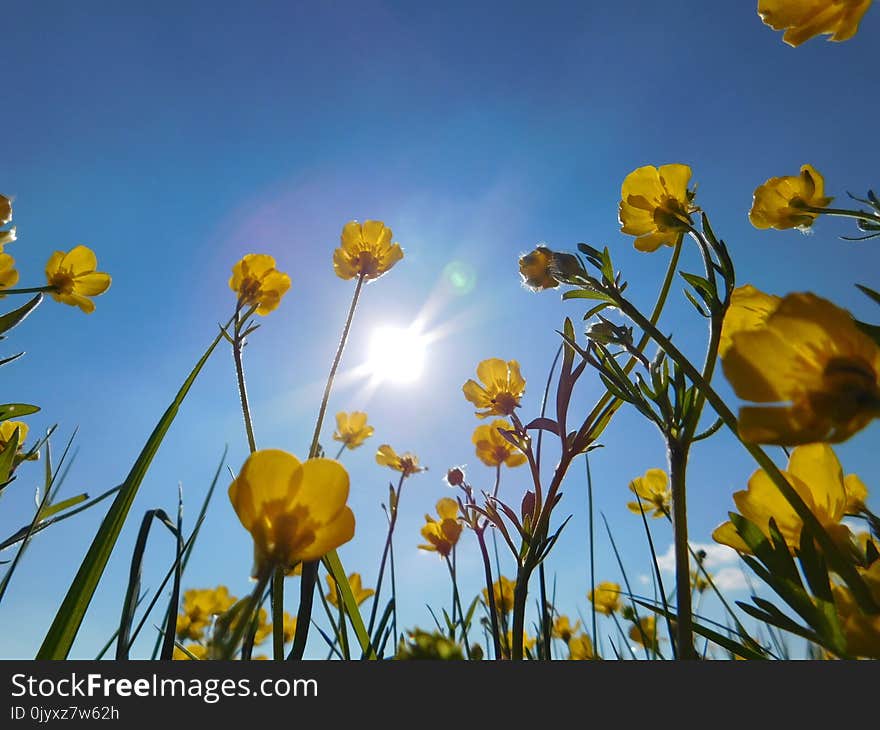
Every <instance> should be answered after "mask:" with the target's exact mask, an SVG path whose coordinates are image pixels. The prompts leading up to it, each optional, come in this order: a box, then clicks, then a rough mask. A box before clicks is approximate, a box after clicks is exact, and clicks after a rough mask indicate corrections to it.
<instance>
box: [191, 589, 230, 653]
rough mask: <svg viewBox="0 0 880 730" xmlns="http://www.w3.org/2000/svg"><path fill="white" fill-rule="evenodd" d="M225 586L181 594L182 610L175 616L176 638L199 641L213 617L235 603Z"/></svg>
mask: <svg viewBox="0 0 880 730" xmlns="http://www.w3.org/2000/svg"><path fill="white" fill-rule="evenodd" d="M235 600H236V599H235V596H231V595H230V594H229V589H228V588H227V587H226V586H217V588H214V589H211V588H191V589H189V590H187V591H184V593H183V610H182V613H180V614H179V615H178V616H177V636H178V637H179V638H181V639H193V640H196V641H197V640H199V639H201V638H202V635H203V633H204V630H205V628H206V627H207V626H208V625H209V624H210V623H211V620H212V618H213V617H214V616H219V615H220V614H223V613H226V611H228V610H229V609H230V608H231V607H232V605H233V604H234V603H235Z"/></svg>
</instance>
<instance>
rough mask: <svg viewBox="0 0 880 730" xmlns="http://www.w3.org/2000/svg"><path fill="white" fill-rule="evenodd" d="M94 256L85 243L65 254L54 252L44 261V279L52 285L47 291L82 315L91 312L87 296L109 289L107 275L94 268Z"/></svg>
mask: <svg viewBox="0 0 880 730" xmlns="http://www.w3.org/2000/svg"><path fill="white" fill-rule="evenodd" d="M97 266H98V259H97V258H96V257H95V253H94V251H92V250H91V249H90V248H87V247H86V246H76V247H74V248H72V249H71V250H70V251H68V252H67V253H64V251H56V252H55V253H53V254H52V256H51V257H50V258H49V261H48V262H47V263H46V280H47V281H48V282H49V286H51V287H54V289H53V290H52V291H51V292H50V294H51V295H52V298H53V299H54V300H55V301H56V302H62V303H63V304H69V305H71V306H73V307H79V308H80V309H81V310H82V311H83V312H85V313H86V314H91V313H92V312H94V311H95V303H94V302H93V301H92V300H91V299H90V298H89V297H96V296H98V295H99V294H103V293H104V292H105V291H107V289H109V288H110V274H105V273H104V272H103V271H96V268H97Z"/></svg>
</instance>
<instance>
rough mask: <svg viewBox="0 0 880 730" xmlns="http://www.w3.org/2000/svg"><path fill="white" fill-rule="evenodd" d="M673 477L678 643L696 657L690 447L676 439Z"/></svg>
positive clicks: (682, 655)
mask: <svg viewBox="0 0 880 730" xmlns="http://www.w3.org/2000/svg"><path fill="white" fill-rule="evenodd" d="M668 457H669V481H670V484H671V486H672V535H673V540H674V544H675V594H676V623H675V639H676V641H675V643H676V649H677V654H678V658H679V659H696V658H697V655H696V654H695V653H694V629H693V616H692V608H691V572H690V564H689V560H688V548H689V545H688V533H687V501H686V497H685V494H686V490H685V472H686V470H687V457H688V454H687V448H686V447H685V448H682V446H681V445H680V444H678V443H676V442H675V441H671V442H670V443H669V445H668Z"/></svg>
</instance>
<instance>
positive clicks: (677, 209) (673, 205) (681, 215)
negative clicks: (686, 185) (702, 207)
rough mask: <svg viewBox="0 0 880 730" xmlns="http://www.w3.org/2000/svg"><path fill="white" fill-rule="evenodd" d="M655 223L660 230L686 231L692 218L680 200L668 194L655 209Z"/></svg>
mask: <svg viewBox="0 0 880 730" xmlns="http://www.w3.org/2000/svg"><path fill="white" fill-rule="evenodd" d="M654 223H656V224H657V227H658V228H659V229H660V230H670V231H686V230H688V226H690V224H691V218H690V216H689V215H688V213H687V210H686V209H685V206H683V205H682V204H681V201H680V200H678V199H676V198H673V197H672V196H666V197H664V198H663V199H662V200H661V201H660V205H658V206H657V207H656V208H655V209H654Z"/></svg>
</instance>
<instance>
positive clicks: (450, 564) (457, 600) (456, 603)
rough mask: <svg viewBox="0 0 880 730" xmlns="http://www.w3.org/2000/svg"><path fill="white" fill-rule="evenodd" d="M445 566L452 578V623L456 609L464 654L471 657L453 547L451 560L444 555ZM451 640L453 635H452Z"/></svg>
mask: <svg viewBox="0 0 880 730" xmlns="http://www.w3.org/2000/svg"><path fill="white" fill-rule="evenodd" d="M446 567H447V568H449V577H450V578H451V579H452V617H453V618H452V624H453V626H454V625H455V611H456V608H457V609H458V620H459V622H460V623H461V639H462V641H463V642H464V652H465V656H466V657H467V658H468V659H470V658H471V647H470V644H469V643H468V635H467V627H466V626H465V625H464V611H462V610H461V597H460V596H459V594H458V581H457V580H456V579H455V548H454V547H453V548H452V560H450V559H449V557H448V556H446ZM452 638H453V641H454V640H455V637H454V636H453V637H452Z"/></svg>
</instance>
